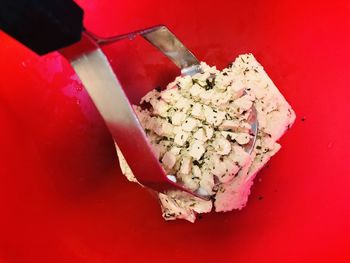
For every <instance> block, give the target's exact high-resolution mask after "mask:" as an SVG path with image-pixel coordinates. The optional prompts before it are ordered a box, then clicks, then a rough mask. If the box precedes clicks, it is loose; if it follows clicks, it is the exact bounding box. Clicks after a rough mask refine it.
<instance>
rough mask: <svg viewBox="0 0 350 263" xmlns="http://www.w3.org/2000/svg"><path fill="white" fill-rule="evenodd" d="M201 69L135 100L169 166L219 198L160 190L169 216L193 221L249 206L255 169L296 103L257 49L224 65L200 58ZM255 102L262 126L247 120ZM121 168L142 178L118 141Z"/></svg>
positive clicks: (164, 163)
mask: <svg viewBox="0 0 350 263" xmlns="http://www.w3.org/2000/svg"><path fill="white" fill-rule="evenodd" d="M201 69H202V73H197V74H195V75H194V76H192V77H190V76H180V77H177V78H176V79H175V81H173V82H172V83H169V85H168V86H167V88H166V89H165V90H163V91H160V92H159V91H156V90H153V91H151V92H149V93H147V94H146V95H145V96H144V97H143V98H142V100H141V103H149V104H150V106H151V107H150V109H143V108H141V107H140V106H135V107H134V109H135V112H136V114H137V116H138V118H139V120H140V123H141V125H142V126H143V127H144V129H145V131H146V134H147V137H148V138H149V140H150V143H151V145H152V147H153V150H154V153H155V156H156V158H158V160H159V161H160V162H161V164H162V166H163V167H164V169H165V171H166V172H167V173H168V174H169V175H171V176H173V177H174V179H179V180H181V181H182V182H183V183H184V184H185V185H186V186H187V187H188V188H189V189H191V190H193V191H197V192H199V193H201V194H205V195H208V194H209V195H212V196H213V197H214V198H213V199H212V200H209V201H205V200H202V199H199V198H196V197H193V196H192V195H189V194H188V193H183V192H180V191H172V192H168V193H166V194H164V193H159V199H160V203H161V206H162V211H163V217H164V218H165V219H166V220H174V219H177V218H178V219H180V218H181V219H186V220H188V221H190V222H194V221H195V219H196V214H198V213H208V212H210V211H211V210H212V208H213V206H214V208H215V211H217V212H221V211H230V210H233V209H241V208H242V207H244V206H245V204H246V202H247V199H248V195H249V192H250V187H251V185H252V184H253V179H254V177H255V175H256V173H257V172H258V171H259V170H260V169H261V168H262V167H263V166H264V165H265V164H266V162H267V161H268V160H269V159H270V158H271V157H272V156H273V155H274V154H275V153H276V152H277V151H278V150H279V149H280V147H281V146H280V145H279V144H278V143H276V141H277V140H278V139H279V138H280V137H281V136H282V135H283V133H284V132H285V131H286V130H287V129H288V128H289V127H290V126H291V125H292V124H293V122H294V119H295V114H294V111H293V110H292V109H291V107H290V105H289V104H288V103H287V101H286V100H285V99H284V97H283V96H282V94H281V93H280V92H279V90H278V89H277V88H276V86H275V85H274V83H273V82H272V81H271V79H270V78H269V77H268V75H267V74H266V73H265V71H264V70H263V67H262V66H261V65H260V64H259V63H258V62H257V61H256V60H255V58H254V57H253V55H251V54H245V55H241V56H239V57H238V58H237V59H236V60H235V61H234V63H232V65H231V66H230V67H228V68H225V69H224V70H222V71H218V70H217V69H216V67H210V66H208V65H207V64H205V63H203V62H202V63H201ZM253 106H254V108H255V109H256V112H257V121H258V134H257V139H256V142H255V145H254V149H253V150H252V151H251V152H247V150H246V148H245V146H246V145H249V143H250V142H251V140H252V139H253V138H254V136H252V134H251V125H250V123H249V121H248V119H249V116H250V114H251V111H252V107H253ZM117 152H118V157H119V162H120V166H121V169H122V172H123V173H124V174H125V175H126V176H127V178H128V179H129V180H130V181H134V182H137V180H136V178H135V177H134V176H133V174H132V172H131V170H130V168H129V166H128V165H127V163H126V161H125V159H124V157H123V155H122V153H121V152H120V150H119V149H118V147H117Z"/></svg>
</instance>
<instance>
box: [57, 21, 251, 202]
mask: <svg viewBox="0 0 350 263" xmlns="http://www.w3.org/2000/svg"><path fill="white" fill-rule="evenodd" d="M137 35H140V36H142V37H143V38H144V39H146V40H147V41H149V42H150V43H151V44H152V45H153V46H155V47H156V48H158V49H159V50H160V51H161V52H162V53H163V54H164V55H165V56H167V57H168V58H169V59H170V60H171V61H172V62H174V64H175V65H176V66H178V67H179V68H180V69H181V74H183V75H193V74H196V73H198V72H200V66H199V61H198V59H197V58H196V57H195V56H194V55H193V54H192V53H191V52H190V51H189V50H188V49H187V48H186V47H185V46H184V45H183V44H182V43H181V42H180V40H179V39H178V38H177V37H176V36H175V35H174V34H173V33H172V32H170V30H169V29H168V28H167V27H165V26H156V27H152V28H148V29H145V30H140V31H136V32H132V33H129V34H125V35H120V36H116V37H111V38H100V37H97V36H96V35H94V34H92V33H88V32H85V33H84V34H83V40H82V41H80V42H79V43H77V44H75V45H73V46H72V47H71V48H65V49H64V50H61V53H62V54H63V55H64V56H65V57H66V58H67V59H69V60H70V62H71V65H72V67H73V68H74V70H75V72H76V73H77V75H78V76H79V78H80V79H81V81H82V83H83V84H84V86H85V88H86V89H87V91H88V93H89V95H90V96H91V98H92V100H93V101H94V103H95V105H96V107H97V109H98V110H99V112H100V113H101V115H102V117H103V119H104V120H105V122H106V124H107V126H108V128H109V130H110V132H111V134H112V136H113V139H114V140H115V141H116V142H117V143H118V146H119V148H120V149H121V151H122V152H123V155H124V157H125V159H126V161H127V162H128V164H129V166H130V168H131V170H132V171H133V173H134V175H135V177H136V178H137V180H138V181H139V182H140V183H141V184H143V185H144V186H146V187H149V188H151V189H153V190H155V191H158V192H166V191H169V190H182V191H185V192H188V193H190V194H193V195H195V196H197V197H200V198H203V199H209V198H210V196H207V195H206V194H203V192H201V191H196V192H192V191H191V190H189V189H187V188H186V186H185V185H184V184H183V183H182V182H181V181H176V179H175V177H174V176H168V175H166V174H165V171H164V169H163V168H162V167H161V165H160V163H159V161H158V160H157V159H156V158H155V156H154V154H153V152H152V148H151V145H150V143H149V142H148V140H147V138H146V134H145V132H144V130H143V128H142V127H141V125H140V122H139V121H138V119H137V117H136V115H135V113H134V111H133V109H132V107H131V104H130V102H129V100H128V98H127V96H126V95H125V92H124V91H123V87H122V86H121V84H120V82H119V81H118V79H117V77H116V74H115V73H114V72H113V70H112V68H111V66H110V65H109V63H108V60H107V58H106V56H105V55H104V53H103V52H102V50H101V48H100V47H101V46H103V45H107V44H110V43H113V42H115V41H120V40H123V39H134V38H135V37H136V36H137ZM82 50H84V52H81V51H82ZM251 125H252V133H253V134H254V139H253V140H252V142H251V143H250V144H249V146H248V148H247V149H246V150H247V151H248V152H250V151H251V150H252V148H253V146H254V142H255V137H256V133H257V121H256V118H255V112H254V114H253V115H252V119H251ZM130 149H132V150H130Z"/></svg>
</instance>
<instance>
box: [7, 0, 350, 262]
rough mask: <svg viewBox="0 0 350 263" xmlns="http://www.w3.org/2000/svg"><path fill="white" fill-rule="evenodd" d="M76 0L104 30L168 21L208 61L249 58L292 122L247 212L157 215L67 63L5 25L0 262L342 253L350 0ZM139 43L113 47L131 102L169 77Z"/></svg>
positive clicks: (286, 258) (349, 240) (252, 258)
mask: <svg viewBox="0 0 350 263" xmlns="http://www.w3.org/2000/svg"><path fill="white" fill-rule="evenodd" d="M146 2H148V3H146ZM79 4H80V5H81V6H82V7H83V8H84V9H85V25H86V26H87V28H89V29H90V30H91V31H93V32H95V33H98V34H100V35H104V36H108V35H112V34H121V33H126V32H129V31H132V30H136V29H140V28H144V27H148V26H152V25H155V24H161V23H163V24H166V25H168V26H169V27H170V28H171V29H172V30H173V31H174V32H175V33H176V34H177V35H178V36H179V37H180V38H181V39H182V40H183V42H184V43H185V44H186V45H187V46H188V47H189V48H190V49H191V50H192V51H193V52H194V53H195V54H196V56H198V58H200V59H201V60H204V61H206V62H208V63H210V64H216V65H218V66H219V67H223V66H225V65H226V64H228V63H229V62H230V61H232V60H233V59H234V58H235V57H236V56H237V55H238V54H240V53H243V52H251V53H253V54H254V55H255V56H256V58H257V59H258V60H259V61H260V62H261V63H262V65H263V66H264V67H265V69H266V71H267V72H268V73H269V75H270V76H271V78H272V79H273V80H274V82H275V83H276V85H277V86H278V87H279V88H280V90H281V91H282V93H283V94H284V95H285V97H286V98H287V100H288V101H289V102H290V104H291V105H292V106H293V108H294V109H295V111H296V113H297V119H296V123H295V125H294V126H293V128H292V129H291V130H290V131H289V132H288V133H287V134H286V136H285V137H283V139H282V140H281V143H282V145H283V149H282V150H281V151H280V152H279V153H278V154H277V155H276V156H275V157H274V158H273V159H272V160H271V162H270V163H269V166H268V167H266V168H264V169H263V171H262V172H261V173H260V174H259V176H258V179H261V180H256V182H255V185H254V186H253V189H252V194H251V195H250V200H249V203H248V206H247V207H246V208H245V209H244V210H242V211H235V212H230V213H225V214H209V215H205V216H203V218H202V219H201V220H198V221H197V223H195V224H190V223H188V222H185V221H176V222H165V221H163V219H162V218H161V216H160V208H159V206H158V203H157V201H156V200H155V199H154V198H153V197H152V196H151V195H150V194H149V193H148V192H147V191H145V190H143V189H140V188H139V187H138V186H137V185H135V184H131V183H128V182H127V180H126V179H125V178H124V177H123V176H122V175H121V172H120V169H119V167H118V165H117V157H116V154H115V150H114V146H113V143H112V140H111V138H110V136H109V134H108V131H107V130H106V127H105V126H104V124H103V121H102V120H101V118H100V116H99V114H98V112H97V111H96V109H95V107H94V106H93V104H92V102H91V100H90V99H89V97H88V96H87V93H86V91H85V90H84V89H83V88H82V86H81V84H80V82H79V81H78V79H77V77H76V76H75V74H74V73H73V70H72V69H71V68H70V66H69V64H68V63H67V62H66V61H64V60H63V59H62V58H61V57H60V56H59V55H58V54H56V53H53V54H50V55H48V56H45V57H37V56H36V55H35V54H33V53H32V52H30V51H29V50H27V49H26V48H24V47H23V46H21V45H20V44H18V43H16V42H15V41H14V40H13V39H10V38H9V37H7V36H6V35H5V34H3V33H1V34H0V59H1V61H0V72H1V74H0V123H1V126H0V162H1V163H0V209H1V215H0V262H5V263H7V262H10V263H12V262H19V263H25V262H36V263H39V262H50V263H54V262H65V263H68V262H74V263H78V262H91V263H92V262H94V263H95V262H128V261H133V262H136V261H135V260H139V261H140V262H148V261H149V262H176V261H181V260H182V261H184V260H185V261H186V262H190V261H192V262H194V261H195V260H198V261H203V262H221V261H223V262H349V261H350V250H349V244H350V224H349V222H350V164H349V157H350V153H349V148H350V124H349V120H350V107H349V100H350V74H349V70H350V63H349V61H350V37H349V28H350V3H349V1H345V0H344V1H341V0H339V1H337V0H335V1H300V2H298V1H224V0H217V1H210V2H209V1H208V2H206V1H170V2H169V1H168V2H167V1H152V2H151V1H144V2H142V1H137V3H136V1H125V0H124V1H116V2H114V1H107V0H105V1H102V0H93V1H92V0H90V1H83V0H81V1H79ZM139 42H140V41H139ZM137 43H138V42H137ZM137 43H132V42H125V43H120V44H116V45H115V46H113V47H110V48H109V49H108V50H107V53H108V54H109V55H110V56H112V57H113V58H112V64H113V67H114V68H115V70H116V72H117V73H118V75H119V76H120V78H121V80H122V82H123V83H124V84H125V85H126V86H127V87H129V92H128V93H129V95H130V96H131V97H132V99H133V100H134V101H136V100H137V99H138V98H139V97H140V96H141V94H142V93H144V92H145V90H146V89H150V88H152V87H154V85H156V84H164V83H166V82H167V81H169V80H170V79H171V78H172V77H173V76H174V75H175V74H176V69H175V68H174V67H173V66H172V65H171V64H170V63H169V62H167V60H166V59H165V58H162V57H161V56H160V55H159V54H156V53H155V52H154V50H153V49H152V48H151V47H150V46H147V44H145V43H142V42H140V43H139V44H137ZM143 50H145V51H146V55H145V54H143V53H142V52H143ZM139 57H141V58H142V59H141V58H140V59H139ZM138 61H139V65H137V64H136V62H138ZM164 64H166V66H163V65H164ZM150 79H152V80H150Z"/></svg>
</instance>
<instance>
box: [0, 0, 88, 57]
mask: <svg viewBox="0 0 350 263" xmlns="http://www.w3.org/2000/svg"><path fill="white" fill-rule="evenodd" d="M83 15H84V12H83V10H82V9H81V8H80V7H79V6H78V5H77V4H76V3H74V2H73V1H72V0H0V29H2V30H3V31H5V32H6V33H7V34H9V35H10V36H12V37H13V38H15V39H16V40H18V41H19V42H21V43H22V44H24V45H25V46H27V47H28V48H30V49H31V50H33V51H34V52H36V53H37V54H39V55H43V54H46V53H48V52H51V51H54V50H58V49H60V48H63V47H66V46H69V45H71V44H73V43H75V42H77V41H79V40H80V38H81V33H82V30H83Z"/></svg>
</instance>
